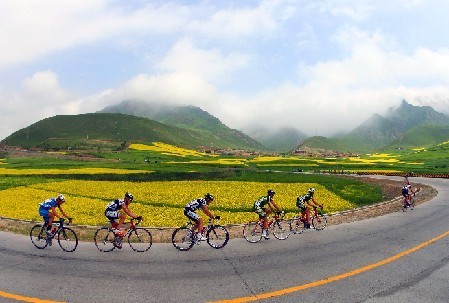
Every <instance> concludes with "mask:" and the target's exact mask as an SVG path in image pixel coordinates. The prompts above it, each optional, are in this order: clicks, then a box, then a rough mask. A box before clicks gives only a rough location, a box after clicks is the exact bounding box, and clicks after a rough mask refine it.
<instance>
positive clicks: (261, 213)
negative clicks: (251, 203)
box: [254, 207, 267, 219]
mask: <svg viewBox="0 0 449 303" xmlns="http://www.w3.org/2000/svg"><path fill="white" fill-rule="evenodd" d="M254 212H255V213H256V214H258V215H259V219H263V218H266V217H267V212H266V211H265V209H264V208H262V207H256V208H254Z"/></svg>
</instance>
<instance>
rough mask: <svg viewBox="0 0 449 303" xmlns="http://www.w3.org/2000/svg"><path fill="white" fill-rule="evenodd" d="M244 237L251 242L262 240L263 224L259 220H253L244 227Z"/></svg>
mask: <svg viewBox="0 0 449 303" xmlns="http://www.w3.org/2000/svg"><path fill="white" fill-rule="evenodd" d="M243 237H244V238H245V240H246V241H248V242H250V243H257V242H259V241H260V240H262V226H260V223H259V222H258V221H251V222H248V223H246V224H245V226H244V227H243Z"/></svg>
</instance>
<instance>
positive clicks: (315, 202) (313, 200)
mask: <svg viewBox="0 0 449 303" xmlns="http://www.w3.org/2000/svg"><path fill="white" fill-rule="evenodd" d="M308 202H309V204H310V206H312V207H321V208H322V207H323V204H319V203H318V202H317V201H315V199H314V198H312V199H310V200H309V201H308Z"/></svg>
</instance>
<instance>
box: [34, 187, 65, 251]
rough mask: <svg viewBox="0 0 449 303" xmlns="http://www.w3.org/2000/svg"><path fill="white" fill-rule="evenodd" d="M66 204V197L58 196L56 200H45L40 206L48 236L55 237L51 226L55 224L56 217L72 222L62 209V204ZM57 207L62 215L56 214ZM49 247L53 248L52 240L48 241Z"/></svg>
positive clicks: (40, 213)
mask: <svg viewBox="0 0 449 303" xmlns="http://www.w3.org/2000/svg"><path fill="white" fill-rule="evenodd" d="M64 202H65V197H64V196H63V195H62V194H58V196H57V197H56V198H49V199H47V200H45V201H44V202H42V203H40V204H39V215H40V216H42V218H43V219H44V222H45V223H44V225H45V226H46V229H47V230H46V232H47V235H48V236H50V237H51V236H53V234H52V232H51V225H52V223H53V220H54V218H55V217H57V218H59V219H62V218H64V217H65V218H67V219H69V222H72V218H70V217H69V215H67V214H66V212H65V211H64V210H63V209H62V206H61V204H62V203H64ZM56 207H58V208H59V211H60V212H61V214H62V216H61V215H58V213H57V212H56ZM47 241H48V245H50V246H51V238H49V239H48V240H47Z"/></svg>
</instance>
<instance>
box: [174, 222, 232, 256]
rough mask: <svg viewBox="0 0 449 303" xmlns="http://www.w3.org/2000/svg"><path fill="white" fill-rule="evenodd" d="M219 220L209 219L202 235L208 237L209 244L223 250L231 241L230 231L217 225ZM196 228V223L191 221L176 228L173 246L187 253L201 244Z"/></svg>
mask: <svg viewBox="0 0 449 303" xmlns="http://www.w3.org/2000/svg"><path fill="white" fill-rule="evenodd" d="M219 219H220V217H215V218H214V219H209V223H208V225H207V226H204V227H203V230H202V232H201V234H203V235H206V239H207V240H206V242H207V244H209V245H210V247H212V248H216V249H219V248H223V247H224V246H225V245H226V244H227V243H228V241H229V233H228V230H227V229H226V228H225V227H224V226H221V225H218V224H215V221H216V220H219ZM196 228H197V225H196V223H195V222H193V221H192V220H190V219H189V221H188V222H187V223H186V224H184V225H183V226H181V227H179V228H176V229H175V230H174V231H173V234H172V236H171V241H172V243H173V246H174V247H175V248H176V249H178V250H181V251H187V250H189V249H191V248H192V246H193V245H194V244H200V242H201V241H200V240H199V239H198V238H197V233H196Z"/></svg>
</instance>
